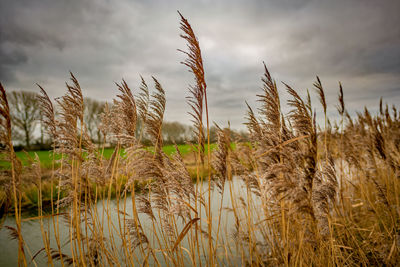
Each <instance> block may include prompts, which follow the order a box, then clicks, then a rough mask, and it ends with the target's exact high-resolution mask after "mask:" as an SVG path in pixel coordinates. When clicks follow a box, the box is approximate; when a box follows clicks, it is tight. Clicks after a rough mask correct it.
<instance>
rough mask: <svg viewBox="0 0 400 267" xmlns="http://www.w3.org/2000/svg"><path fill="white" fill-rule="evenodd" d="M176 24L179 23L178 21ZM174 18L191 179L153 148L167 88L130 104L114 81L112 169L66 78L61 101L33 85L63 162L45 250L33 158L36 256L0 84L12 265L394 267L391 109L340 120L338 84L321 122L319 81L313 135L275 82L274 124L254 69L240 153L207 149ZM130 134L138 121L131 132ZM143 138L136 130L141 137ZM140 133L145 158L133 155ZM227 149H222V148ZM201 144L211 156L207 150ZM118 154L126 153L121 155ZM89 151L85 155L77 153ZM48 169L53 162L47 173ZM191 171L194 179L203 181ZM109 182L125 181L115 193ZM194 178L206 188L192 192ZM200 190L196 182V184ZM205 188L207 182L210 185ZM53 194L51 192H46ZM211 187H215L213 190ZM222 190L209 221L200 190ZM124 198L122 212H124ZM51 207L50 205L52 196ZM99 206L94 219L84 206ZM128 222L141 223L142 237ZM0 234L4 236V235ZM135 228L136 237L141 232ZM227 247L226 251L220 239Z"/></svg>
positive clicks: (130, 96)
mask: <svg viewBox="0 0 400 267" xmlns="http://www.w3.org/2000/svg"><path fill="white" fill-rule="evenodd" d="M179 15H180V14H179ZM180 16H181V30H182V32H183V33H182V35H181V36H182V38H184V39H185V40H186V41H187V51H183V53H185V55H186V60H185V61H184V62H183V64H184V65H186V66H187V67H188V68H189V70H190V71H191V72H192V73H193V75H194V84H193V86H192V87H190V88H189V92H190V96H189V98H188V103H189V105H190V108H191V111H190V115H191V116H192V117H193V122H194V126H195V132H196V135H197V140H198V144H197V147H199V149H198V150H197V151H198V153H197V155H196V159H195V160H196V169H197V183H193V182H192V179H191V176H190V174H189V171H188V169H187V166H186V165H185V163H184V161H183V159H182V156H181V154H180V152H179V150H178V148H176V153H175V154H174V156H173V157H168V156H166V155H165V154H164V153H163V152H162V149H161V148H162V145H163V143H162V138H161V131H162V123H163V116H164V110H165V105H166V101H165V91H164V89H163V87H162V85H161V84H160V82H159V81H158V80H157V79H156V78H154V77H152V83H153V84H154V89H153V90H152V91H151V90H150V89H149V86H148V84H147V83H146V81H145V80H144V79H143V78H142V83H141V86H140V89H139V91H138V93H137V95H134V93H133V92H132V90H131V89H130V87H129V86H128V84H127V83H126V82H125V81H122V82H121V83H120V84H117V87H118V90H119V94H118V95H117V98H116V99H114V101H113V105H112V106H108V107H107V108H106V111H105V112H104V114H103V123H102V131H103V134H104V136H105V140H104V143H106V142H108V141H109V140H112V141H113V142H116V143H117V146H116V148H115V152H114V154H113V156H112V157H111V159H110V160H105V159H103V158H102V156H101V153H99V151H98V149H97V148H96V147H95V145H94V144H93V143H92V142H91V140H90V138H89V136H88V134H87V130H86V127H85V125H84V123H83V112H84V104H83V97H82V90H81V87H80V85H79V82H78V80H77V79H76V78H75V77H74V76H73V75H72V73H71V83H70V84H67V93H66V94H65V95H64V96H62V97H60V98H57V99H56V104H57V108H58V110H59V113H60V114H59V116H56V114H55V110H56V107H55V106H54V104H53V102H52V101H51V100H50V99H49V97H48V96H47V94H46V92H45V90H44V89H43V88H41V87H40V86H39V87H40V90H41V93H42V95H41V97H40V101H41V103H42V107H43V113H44V115H45V116H44V121H43V122H44V123H45V124H46V126H47V130H48V133H49V135H50V136H51V137H52V139H53V140H54V144H53V149H54V152H55V153H58V154H61V155H62V158H61V160H60V161H59V164H60V167H59V168H58V169H55V168H53V172H52V175H53V178H54V179H51V181H52V182H53V181H54V183H55V184H56V185H57V186H58V187H59V188H62V189H64V190H65V192H67V195H65V196H61V195H60V193H59V192H60V190H58V191H57V193H56V192H53V191H52V194H53V193H54V194H58V196H57V201H55V202H54V203H51V207H52V211H51V214H50V216H51V226H50V227H51V228H52V229H53V231H54V237H55V240H56V244H53V243H52V244H50V241H49V240H50V236H49V232H48V231H46V227H48V226H45V225H44V223H43V218H45V216H48V215H45V214H43V210H42V208H41V205H40V203H41V190H42V185H41V170H40V164H39V162H38V158H36V159H33V160H32V165H31V166H30V167H29V168H31V173H32V176H33V177H32V179H34V180H35V181H36V182H35V184H36V186H37V190H38V195H39V200H38V206H39V208H38V217H37V220H39V221H40V226H41V231H42V236H43V249H42V250H40V251H38V252H36V251H32V252H31V251H30V250H29V248H28V247H27V246H26V243H25V242H24V237H23V236H22V235H21V227H23V223H22V218H21V198H22V195H21V194H22V193H21V190H20V188H21V186H22V185H21V179H20V177H21V171H22V166H21V164H20V162H19V160H18V158H17V157H16V156H15V152H14V150H13V145H12V139H11V118H10V112H9V106H8V102H7V97H6V93H5V89H4V88H3V87H2V86H1V87H0V89H1V97H0V115H1V116H0V127H1V131H0V140H1V143H2V145H3V146H2V148H3V154H4V155H5V156H6V157H7V160H8V161H10V163H11V166H12V167H11V169H10V170H9V171H8V173H5V174H3V175H4V176H5V178H4V179H6V180H7V181H8V182H7V183H5V184H3V185H2V186H3V187H4V188H3V190H4V191H5V192H6V196H5V197H4V198H3V199H2V207H3V208H5V210H7V208H8V207H10V206H13V207H14V209H13V210H14V217H15V225H16V227H8V229H9V231H10V233H11V235H12V237H13V238H15V239H16V240H17V242H18V244H19V246H18V248H19V250H18V263H19V265H27V264H28V263H32V264H35V258H36V257H38V255H45V257H47V260H48V264H49V265H54V264H56V263H57V264H61V265H62V266H66V265H79V266H87V265H90V266H92V265H93V266H97V265H100V266H108V265H112V266H115V265H118V266H119V265H134V264H142V265H145V266H149V265H161V263H162V264H165V265H167V266H175V265H179V266H182V265H187V264H191V265H200V266H202V265H206V266H216V265H225V264H235V262H230V261H229V259H230V258H231V257H235V256H237V255H239V259H240V260H239V262H236V264H242V265H245V264H246V265H252V266H253V265H254V266H268V265H291V266H297V265H303V266H312V265H314V266H336V265H349V266H359V265H393V266H394V265H397V264H399V263H400V257H399V246H400V221H399V218H400V216H399V215H400V208H399V207H400V205H399V204H400V203H399V201H400V186H399V184H400V183H399V175H400V170H399V168H400V153H399V147H400V118H399V117H400V116H399V113H398V112H397V110H396V107H394V106H393V107H392V109H389V107H388V106H387V105H386V106H384V105H383V103H382V101H381V103H380V111H379V113H378V114H376V115H372V114H371V113H370V112H369V111H368V109H367V108H365V110H364V111H363V112H360V113H357V118H352V117H350V116H349V114H348V113H347V110H346V108H345V102H344V97H343V89H342V86H341V85H340V86H339V96H338V105H337V109H338V112H339V115H340V122H339V123H338V124H336V123H335V125H334V126H332V125H331V122H330V120H329V118H328V117H327V113H326V112H327V103H326V99H325V94H324V89H323V86H322V83H321V81H320V79H319V78H318V77H317V81H316V82H315V84H314V87H315V90H316V93H317V94H318V96H319V99H320V102H321V105H322V108H323V111H324V117H325V118H324V128H323V129H324V130H323V131H322V130H318V126H317V125H316V114H315V111H314V108H313V107H312V105H311V100H310V99H311V98H310V94H309V93H308V92H307V96H306V98H305V99H303V98H301V97H300V95H299V94H298V93H297V92H296V91H295V90H294V89H293V88H292V87H291V86H290V85H287V84H283V86H284V87H285V88H286V91H287V92H288V93H289V94H290V96H291V99H290V100H289V101H288V106H289V107H290V109H291V111H290V112H289V114H283V113H282V109H281V101H280V98H279V92H278V88H277V84H276V82H275V80H274V79H273V78H272V77H271V75H270V73H269V71H268V69H267V68H266V67H265V71H264V76H263V78H262V85H263V87H262V92H261V94H260V95H258V100H259V103H260V104H261V105H260V108H259V109H258V112H257V113H256V112H254V111H253V109H252V108H251V107H250V106H248V112H247V127H248V132H249V134H250V137H251V145H246V144H243V143H241V142H239V141H238V140H236V139H235V137H233V136H231V134H230V131H229V129H219V132H218V144H217V149H216V150H215V151H214V152H213V153H212V154H211V152H210V150H208V151H206V150H205V144H206V142H207V143H208V144H209V138H208V137H209V127H210V125H209V120H208V106H207V85H206V81H205V76H204V69H203V61H202V57H201V50H200V46H199V42H198V40H197V38H196V36H195V34H194V32H193V29H192V28H191V26H190V24H189V23H188V21H187V20H186V19H185V18H184V17H183V16H182V15H180ZM138 124H141V125H143V126H144V127H141V129H142V130H141V131H140V132H139V134H137V133H136V132H137V131H136V127H137V125H138ZM143 131H145V132H143ZM144 134H147V135H148V136H150V138H151V141H152V145H153V146H154V148H155V152H154V153H151V152H149V151H147V150H146V149H144V148H143V147H142V145H141V140H142V138H143V135H144ZM232 142H237V144H236V149H235V150H233V149H232V146H231V143H232ZM208 147H210V146H208ZM121 149H125V151H127V157H126V158H122V157H120V154H119V150H121ZM82 155H87V156H85V157H84V156H82ZM55 163H56V160H54V164H55ZM202 168H205V169H206V172H205V173H204V172H202V171H201V170H202ZM233 176H238V177H239V179H241V180H242V181H243V183H244V184H245V187H244V189H242V190H244V191H243V192H245V194H246V198H241V197H240V198H239V197H236V195H235V192H236V191H235V188H234V184H233V183H232V179H233ZM120 177H126V182H124V183H121V182H120V179H119V178H120ZM142 179H149V180H151V181H152V182H151V183H150V184H148V185H147V189H148V190H149V193H148V194H145V195H143V194H140V195H135V181H137V180H142ZM204 182H206V183H204ZM204 184H205V185H206V186H203V185H204ZM208 185H209V186H208ZM51 188H53V186H51ZM112 188H115V190H116V199H115V200H114V201H116V203H117V207H122V209H121V210H118V211H117V212H116V213H117V216H118V220H117V225H115V222H113V221H112V219H111V217H112V214H115V211H114V210H113V209H112V208H111V204H110V202H111V191H112V190H111V189H112ZM212 188H214V189H215V190H213V189H212ZM212 191H214V192H216V193H214V194H221V202H220V204H219V205H220V208H219V212H217V213H215V212H214V214H213V213H212V212H211V195H212V194H211V193H212ZM223 192H228V193H229V194H230V198H229V199H230V201H231V203H230V207H231V209H230V211H229V212H231V213H232V214H233V218H234V224H235V227H234V228H233V229H223V227H224V226H223V224H222V223H221V221H222V219H221V214H222V210H223V209H224V206H223V195H222V194H223ZM127 198H131V199H132V208H131V209H130V210H127V209H126V205H124V203H126V201H127ZM52 199H53V198H52ZM100 201H101V202H102V203H103V206H104V207H105V208H104V209H103V210H102V211H99V210H98V209H96V204H97V203H98V202H100ZM139 214H145V215H146V216H148V218H149V221H151V224H152V225H150V229H152V230H151V231H149V230H148V228H149V226H148V225H146V227H144V226H143V225H142V222H141V220H140V218H139ZM61 216H63V217H64V219H66V220H67V222H68V225H69V240H68V243H67V244H64V243H63V242H62V240H60V236H59V234H60V230H59V227H60V220H61V218H60V217H61ZM2 227H3V226H2ZM146 229H147V230H146ZM231 238H234V241H235V242H234V244H229V243H227V242H228V241H229V240H232V239H231Z"/></svg>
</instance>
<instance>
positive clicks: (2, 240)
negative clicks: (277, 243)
mask: <svg viewBox="0 0 400 267" xmlns="http://www.w3.org/2000/svg"><path fill="white" fill-rule="evenodd" d="M202 186H203V191H204V192H206V191H207V186H208V184H207V183H203V184H202ZM231 193H232V195H233V196H234V199H233V200H234V203H235V204H234V205H236V207H238V206H240V205H242V204H241V203H248V201H247V196H248V192H247V190H246V187H245V186H244V183H243V182H242V180H240V179H239V178H234V179H233V180H232V181H231V182H228V181H227V182H226V183H225V186H224V191H223V194H221V193H219V192H218V189H217V188H216V187H214V188H213V189H212V191H211V212H212V216H213V229H212V231H213V238H214V240H213V242H215V236H216V233H217V225H218V217H219V213H220V212H221V224H220V228H219V234H218V235H219V239H218V244H219V245H218V249H217V255H218V256H217V260H218V261H219V262H220V263H221V264H222V265H231V264H234V265H237V264H240V261H241V256H240V253H237V251H236V250H237V247H236V242H235V240H234V237H233V233H234V228H235V217H234V214H233V212H232V199H231ZM222 196H223V199H222V200H223V202H222V209H221V198H222ZM205 199H206V200H207V201H208V195H207V193H206V194H205ZM252 200H253V201H255V202H252V201H250V202H249V203H253V204H254V205H253V207H252V209H257V208H256V207H257V206H258V204H259V203H258V202H259V199H258V198H253V197H252ZM107 205H108V210H110V211H112V212H111V216H110V221H112V225H114V226H117V227H118V225H119V221H118V220H119V219H118V217H120V218H121V216H122V217H123V215H121V214H118V212H117V210H118V209H117V205H118V203H117V201H116V200H115V199H113V200H111V201H110V202H109V203H108V204H107V201H101V200H99V202H98V203H97V210H98V214H104V209H105V207H107ZM124 205H125V210H126V211H127V213H129V211H132V199H131V197H127V198H126V203H124V202H123V201H120V203H119V210H124ZM245 210H246V209H241V210H240V212H241V213H242V214H241V216H246V215H245V214H244V213H245V212H246V211H245ZM253 214H255V215H257V216H254V217H255V218H252V220H253V223H256V221H261V220H262V218H261V217H262V215H261V214H262V212H260V211H255V212H253ZM60 217H61V216H60ZM200 218H201V222H200V224H201V226H202V228H203V229H207V224H206V218H207V217H206V214H205V211H204V208H203V209H202V213H201V216H200ZM28 219H29V218H23V220H24V221H23V222H22V236H23V238H24V241H25V242H26V250H25V254H26V255H27V261H28V265H29V266H35V263H36V264H37V266H45V265H46V264H47V257H46V255H45V254H46V253H45V252H44V251H42V252H40V253H39V254H38V255H37V256H36V257H35V259H34V262H33V261H32V260H31V258H32V256H33V255H35V254H36V253H37V252H39V251H40V250H41V249H43V247H44V246H43V238H42V231H41V227H40V222H39V220H28ZM139 219H140V222H141V224H142V226H143V229H144V233H145V234H146V235H147V237H148V239H149V241H150V244H152V240H154V238H153V235H154V233H153V228H152V224H153V222H152V220H151V219H150V218H149V216H147V215H145V214H139ZM58 221H59V227H58V229H59V235H60V240H61V242H60V243H61V245H62V252H63V253H64V254H67V255H70V251H71V246H70V244H69V242H68V240H69V237H70V236H69V235H70V232H69V226H68V223H67V222H66V220H64V219H63V218H59V220H58ZM106 221H107V219H106ZM107 225H108V224H107V223H105V227H104V228H103V229H104V230H103V232H104V236H105V237H106V238H107V239H108V238H110V235H109V227H108V226H107ZM5 226H11V227H15V221H14V218H13V217H11V216H9V217H8V218H7V219H6V220H5V222H4V224H3V227H2V229H1V230H0V266H16V265H17V257H18V242H17V240H12V239H11V236H10V233H9V230H8V229H6V227H5ZM177 226H178V228H179V229H182V228H183V227H184V224H182V222H180V220H177ZM43 227H44V230H45V231H46V232H49V233H50V247H52V248H56V247H57V246H56V241H55V237H54V227H53V219H52V218H49V217H48V218H44V219H43ZM113 238H114V242H115V244H116V247H121V240H120V238H118V237H116V236H114V237H113ZM205 242H207V241H205ZM152 245H153V244H152ZM180 245H181V246H183V247H186V248H187V246H188V245H189V244H188V242H187V240H186V238H185V239H183V241H182V242H181V243H180ZM153 247H156V245H154V246H153ZM206 247H207V245H206ZM120 250H121V253H120V256H121V257H123V256H124V253H123V251H122V248H121V249H120ZM228 252H229V256H228ZM138 254H140V253H138ZM200 254H203V253H202V252H200ZM157 258H158V260H159V262H160V263H161V265H165V261H164V258H163V257H162V252H160V250H159V252H158V255H157ZM200 258H201V260H202V261H204V262H205V261H206V260H207V259H206V257H205V255H202V256H201V257H200ZM137 260H138V262H139V263H140V262H142V259H141V258H138V259H137ZM228 261H229V262H228ZM54 264H55V266H61V264H60V262H58V261H54ZM185 265H191V261H190V258H189V257H188V256H187V255H186V256H185Z"/></svg>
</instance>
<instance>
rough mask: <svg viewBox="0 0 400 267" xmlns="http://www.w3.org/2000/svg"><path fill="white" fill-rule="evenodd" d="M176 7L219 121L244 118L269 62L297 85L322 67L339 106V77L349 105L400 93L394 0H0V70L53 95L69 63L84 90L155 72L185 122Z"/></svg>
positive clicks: (399, 9)
mask: <svg viewBox="0 0 400 267" xmlns="http://www.w3.org/2000/svg"><path fill="white" fill-rule="evenodd" d="M177 10H180V11H181V13H182V14H183V15H184V16H185V17H186V18H187V19H188V20H189V22H190V23H191V25H192V27H193V29H194V30H195V33H196V35H197V37H198V39H199V41H200V46H201V48H202V54H203V60H204V64H205V72H206V81H207V83H208V99H209V110H210V114H211V119H212V120H214V121H216V122H218V123H220V124H222V125H226V123H227V121H228V120H229V121H230V122H231V124H232V126H233V127H234V128H243V125H242V123H243V122H244V121H245V120H244V115H245V112H246V108H245V100H247V101H248V102H249V103H250V104H251V105H252V106H257V103H256V94H258V93H260V92H261V91H260V87H261V85H262V84H261V81H260V78H261V75H262V74H263V66H262V62H263V61H265V62H266V64H267V66H268V67H269V69H270V71H271V73H272V75H273V76H274V77H275V78H276V80H277V81H278V82H280V81H285V82H286V83H288V84H290V85H293V87H294V88H295V89H297V90H298V91H299V92H300V94H301V95H304V94H305V92H306V89H307V88H309V89H312V83H313V82H314V81H315V76H316V75H319V76H320V78H321V80H322V82H323V85H324V87H325V89H326V94H327V100H328V105H329V111H330V113H332V115H333V116H335V115H334V113H335V105H336V103H337V93H338V81H341V82H342V83H343V86H344V93H345V101H346V105H347V108H348V109H349V110H350V111H351V112H353V113H352V114H354V110H360V109H361V108H363V107H364V106H365V105H366V106H368V107H369V108H372V109H374V107H377V105H378V103H379V98H380V97H381V96H382V97H383V99H384V101H386V102H388V103H389V104H398V103H400V15H399V13H400V1H398V0H393V1H385V0H382V1H372V0H371V1H361V0H360V1H352V0H343V1H342V0H340V1H312V0H310V1H308V0H301V1H300V0H293V1H287V0H280V1H272V0H271V1H261V0H259V1H239V0H227V1H211V0H210V1H207V0H203V1H199V0H197V1H184V0H182V1H162V0H149V1H144V0H142V1H140V0H122V1H109V0H84V1H71V0H70V1H68V0H63V1H59V0H58V1H54V0H44V1H38V0H25V1H20V0H2V1H1V2H0V81H1V82H2V83H3V85H4V86H5V87H6V90H27V91H37V88H36V86H35V83H39V84H41V85H42V86H43V87H44V88H45V89H46V90H47V91H48V93H49V95H50V96H52V97H56V96H61V95H63V94H64V92H65V81H67V80H68V79H69V73H68V72H69V71H72V72H73V73H74V74H75V76H76V77H77V78H78V80H79V81H80V83H81V86H82V88H83V90H84V95H85V96H88V97H92V98H96V99H99V100H103V101H111V100H112V98H113V97H115V95H116V93H117V90H116V86H115V84H114V82H119V81H120V80H121V79H122V78H124V79H125V80H126V81H127V82H128V84H129V85H130V87H131V88H133V89H137V88H138V86H139V84H140V77H139V75H142V76H143V77H144V78H145V79H146V80H147V81H148V82H149V83H150V81H151V79H150V78H151V75H154V76H155V77H157V78H158V79H159V81H160V82H161V84H162V85H163V87H164V89H165V91H166V95H167V111H166V120H169V121H175V120H176V121H180V122H184V123H189V120H190V117H189V115H188V114H187V111H189V107H188V105H187V104H186V100H185V97H186V96H188V90H187V88H188V85H189V84H190V83H192V82H193V78H192V76H191V74H190V73H188V72H187V69H186V68H185V66H183V65H182V64H180V62H181V61H183V60H184V55H183V54H182V53H180V52H178V51H177V49H185V47H186V44H185V42H184V40H183V39H181V38H180V37H179V34H180V30H179V16H178V14H177V12H176V11H177ZM279 86H280V89H281V91H282V92H284V87H283V86H282V85H281V83H279ZM282 98H283V100H284V99H286V95H285V94H284V93H283V96H282ZM314 104H315V106H316V107H317V108H320V106H319V105H318V103H317V102H316V101H314ZM285 110H286V109H285Z"/></svg>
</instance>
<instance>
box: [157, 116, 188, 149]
mask: <svg viewBox="0 0 400 267" xmlns="http://www.w3.org/2000/svg"><path fill="white" fill-rule="evenodd" d="M162 129H163V130H162V134H163V139H164V142H165V143H167V144H171V143H173V142H176V143H177V144H181V143H184V142H185V141H186V139H188V135H189V134H190V130H189V126H187V125H184V124H182V123H179V122H176V121H175V122H164V123H163V126H162Z"/></svg>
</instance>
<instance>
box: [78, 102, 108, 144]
mask: <svg viewBox="0 0 400 267" xmlns="http://www.w3.org/2000/svg"><path fill="white" fill-rule="evenodd" d="M84 105H85V115H84V118H83V120H84V122H85V124H86V128H87V131H88V133H89V135H90V138H91V139H92V141H93V142H97V143H100V142H101V131H100V129H99V126H100V123H101V113H102V112H103V111H104V107H105V103H104V102H100V101H97V100H95V99H91V98H85V99H84Z"/></svg>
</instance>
